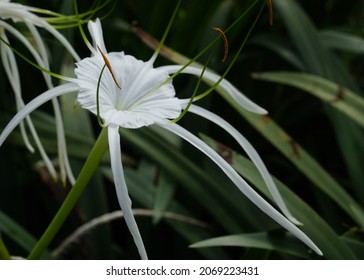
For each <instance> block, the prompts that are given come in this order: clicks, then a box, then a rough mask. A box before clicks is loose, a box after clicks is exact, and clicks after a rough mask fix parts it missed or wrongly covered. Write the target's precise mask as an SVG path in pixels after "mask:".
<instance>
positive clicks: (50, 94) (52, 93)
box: [0, 83, 79, 146]
mask: <svg viewBox="0 0 364 280" xmlns="http://www.w3.org/2000/svg"><path fill="white" fill-rule="evenodd" d="M78 89H79V87H78V85H77V84H74V83H67V84H64V85H61V86H58V87H55V88H52V89H50V90H47V91H46V92H44V93H42V94H41V95H39V96H37V97H36V98H34V99H33V100H32V101H30V102H29V103H28V104H26V105H25V106H24V108H23V109H21V111H19V112H18V113H17V114H16V115H15V116H14V117H13V118H12V120H11V121H10V122H9V123H8V124H7V126H6V127H5V128H4V130H3V131H2V132H1V135H0V146H1V145H2V144H3V143H4V141H5V139H6V138H7V137H8V136H9V134H10V133H11V132H12V131H13V130H14V128H15V127H16V126H18V125H19V123H20V122H21V121H22V120H24V118H26V117H27V116H28V115H29V114H30V113H31V112H33V111H34V110H35V109H37V108H38V107H39V106H41V105H42V104H44V103H46V102H47V101H49V100H51V99H52V98H55V97H57V96H60V95H62V94H66V93H71V92H74V91H77V90H78Z"/></svg>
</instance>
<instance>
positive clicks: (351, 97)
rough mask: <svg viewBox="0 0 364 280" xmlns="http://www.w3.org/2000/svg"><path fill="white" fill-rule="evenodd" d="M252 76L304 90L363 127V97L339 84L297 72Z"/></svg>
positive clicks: (267, 73)
mask: <svg viewBox="0 0 364 280" xmlns="http://www.w3.org/2000/svg"><path fill="white" fill-rule="evenodd" d="M253 77H254V78H256V79H260V80H264V81H270V82H276V83H281V84H285V85H290V86H294V87H296V88H299V89H301V90H304V91H306V92H308V93H310V94H312V95H313V96H315V97H317V98H319V99H320V100H322V101H324V102H325V103H327V104H329V105H330V106H332V107H333V108H335V109H337V110H339V111H340V112H342V113H344V114H345V115H346V116H348V117H349V118H351V119H352V120H354V121H356V122H357V123H358V124H359V125H361V126H363V127H364V99H363V98H361V97H360V96H359V95H357V94H355V93H354V92H352V91H350V90H349V89H346V88H344V87H342V86H341V85H339V84H336V83H334V82H332V81H329V80H327V79H324V78H321V77H319V76H316V75H311V74H307V73H297V72H283V71H282V72H265V73H256V74H253Z"/></svg>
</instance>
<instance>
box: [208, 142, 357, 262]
mask: <svg viewBox="0 0 364 280" xmlns="http://www.w3.org/2000/svg"><path fill="white" fill-rule="evenodd" d="M203 140H204V141H205V142H206V143H207V144H209V145H210V146H211V147H212V148H213V149H215V150H216V151H218V145H221V144H219V143H218V142H216V141H215V140H213V139H211V138H208V137H207V136H203ZM226 151H229V153H230V158H231V165H232V167H233V168H234V169H236V171H237V172H238V173H240V174H241V175H242V176H243V177H245V178H246V179H248V180H249V181H250V182H251V183H252V184H253V185H254V186H256V187H257V188H258V189H259V191H261V192H262V193H263V194H264V195H266V196H267V197H268V198H269V199H270V200H271V201H272V202H273V199H272V198H271V196H270V193H269V192H268V190H267V187H266V186H265V184H264V182H263V180H262V178H261V177H260V176H259V173H258V171H257V169H256V167H255V166H254V165H253V164H252V163H251V162H250V161H249V160H248V159H246V158H245V157H243V156H241V155H240V154H238V153H236V152H235V151H233V150H231V149H229V148H226V149H225V152H226ZM274 180H275V183H276V184H277V188H278V190H279V192H280V193H281V195H282V197H283V199H284V201H285V202H286V204H287V207H288V209H289V210H290V211H291V213H292V214H293V216H294V217H296V218H297V219H298V220H299V221H300V222H301V223H302V224H303V226H302V228H301V229H302V231H304V232H305V233H306V234H307V235H308V236H309V237H310V238H311V239H312V240H313V241H314V242H315V243H316V245H317V246H318V247H319V248H320V249H321V250H322V252H323V254H324V257H325V258H327V259H355V258H356V257H355V255H354V254H353V252H352V251H351V250H350V249H349V247H348V246H347V245H346V244H345V242H343V241H342V240H341V239H340V238H339V236H338V235H337V234H336V233H335V232H334V231H333V229H332V228H331V227H330V226H329V225H328V224H327V223H326V222H325V221H324V220H323V219H322V218H321V217H320V216H319V215H318V214H317V213H316V212H315V211H314V210H313V209H312V208H311V207H310V206H309V205H308V204H306V203H305V202H304V201H303V200H302V199H301V198H299V197H298V196H297V195H296V194H295V193H294V192H292V191H291V190H290V189H289V188H288V187H287V186H285V185H284V184H283V183H282V182H280V181H279V180H277V179H274Z"/></svg>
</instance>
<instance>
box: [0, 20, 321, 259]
mask: <svg viewBox="0 0 364 280" xmlns="http://www.w3.org/2000/svg"><path fill="white" fill-rule="evenodd" d="M88 27H89V31H90V33H91V35H92V38H93V40H94V47H91V46H90V49H91V51H92V53H93V56H92V57H90V58H86V59H83V60H82V61H80V62H78V63H77V69H76V70H75V72H76V75H77V79H76V80H75V81H74V83H70V84H67V85H63V86H60V87H59V88H58V89H57V88H55V89H52V90H49V91H48V92H46V93H44V94H42V95H41V96H39V97H38V98H37V99H34V100H33V101H32V102H31V103H30V104H28V105H27V106H26V107H25V108H24V110H23V111H22V112H20V113H19V114H18V115H17V116H16V117H15V118H14V119H13V121H11V122H10V123H9V125H8V127H6V128H5V130H4V131H3V133H2V135H0V145H1V144H2V142H3V141H4V139H5V138H6V137H7V135H8V134H9V133H10V132H11V131H12V129H13V128H14V127H15V126H16V125H17V124H18V123H19V121H20V119H22V118H23V117H24V116H26V115H27V114H29V112H31V111H32V110H33V109H34V108H36V107H37V106H39V104H42V103H44V102H46V101H47V100H49V99H50V98H52V97H54V96H58V95H60V94H65V93H67V92H70V91H73V90H74V88H75V87H78V88H79V94H78V101H79V103H80V104H81V106H82V107H83V108H85V109H87V110H90V111H91V112H93V113H94V114H96V113H97V103H96V91H97V87H98V82H99V77H100V73H101V71H102V69H103V67H104V65H105V63H107V64H108V69H106V68H105V71H104V72H103V75H102V76H101V80H100V85H99V99H100V104H99V110H100V111H99V114H100V117H101V118H102V119H103V121H104V124H105V126H107V129H108V137H109V138H108V139H109V152H110V158H111V168H112V172H113V177H114V182H115V187H116V192H117V197H118V200H119V204H120V207H121V209H122V211H123V213H124V216H125V220H126V223H127V225H128V228H129V230H130V232H131V233H132V235H133V238H134V242H135V244H136V246H137V247H138V251H139V254H140V256H141V258H142V259H146V258H147V254H146V251H145V248H144V245H143V241H142V238H141V235H140V233H139V230H138V227H137V224H136V222H135V219H134V217H133V214H132V207H131V200H130V198H129V195H128V191H127V186H126V182H125V179H124V174H123V167H122V162H121V149H120V135H119V132H118V130H119V127H124V128H131V129H137V128H140V127H143V126H148V125H157V126H159V127H162V128H164V129H166V130H168V131H170V132H172V133H174V134H176V135H178V136H180V137H181V138H183V139H185V140H186V141H188V142H190V143H191V144H192V145H194V146H195V147H196V148H197V149H199V150H200V151H201V152H203V153H204V154H205V155H207V156H208V157H209V158H210V159H211V160H213V161H214V162H215V163H216V164H217V165H218V166H219V167H220V168H221V170H222V171H223V172H224V173H225V174H226V175H227V176H228V177H229V178H230V179H231V180H232V182H234V184H235V185H236V186H237V187H238V188H239V190H241V192H242V193H244V194H245V195H246V196H247V197H248V198H249V199H250V200H251V201H252V202H253V203H254V204H256V205H257V206H258V207H259V208H260V209H261V210H262V211H264V212H265V213H266V214H267V215H268V216H270V217H271V218H272V219H274V220H275V221H276V222H277V223H279V224H280V225H282V226H283V227H284V228H286V229H287V230H288V231H290V232H291V233H292V234H294V235H295V236H296V237H297V238H299V239H300V240H302V241H303V242H304V243H306V244H307V245H308V246H309V247H310V248H311V249H312V250H314V251H315V252H316V253H318V254H320V255H321V254H322V253H321V251H320V250H319V249H318V248H317V246H316V245H315V244H314V243H313V242H312V241H311V240H310V239H309V238H308V237H307V236H306V235H305V234H304V233H303V232H302V231H301V230H300V229H298V228H297V227H296V226H295V225H294V223H292V222H291V221H293V222H297V221H296V220H295V219H294V218H293V217H292V216H291V215H290V213H289V211H288V209H287V208H286V206H285V204H284V202H283V200H282V198H281V196H280V195H279V193H278V191H277V189H276V186H275V185H274V183H273V180H272V178H271V177H270V175H269V173H268V171H267V169H266V167H265V165H264V164H263V161H262V160H261V158H260V157H259V155H258V153H257V152H256V151H255V149H254V148H253V147H252V145H251V144H250V143H249V142H248V141H247V140H246V139H245V138H244V137H243V136H242V135H241V134H240V133H239V132H238V131H237V130H236V129H235V128H233V127H232V126H231V125H230V124H229V123H227V122H226V121H225V120H223V119H222V118H220V117H219V116H217V115H215V114H214V113H212V112H210V111H207V110H205V109H203V108H201V107H199V106H196V105H192V106H191V107H190V108H189V112H191V113H194V114H197V115H199V116H201V117H203V118H206V119H208V120H210V121H212V122H214V123H215V124H217V125H219V126H220V127H222V128H223V129H225V130H226V131H227V132H228V133H229V134H231V135H232V136H233V137H234V138H235V139H236V140H237V142H238V143H239V144H240V145H241V146H242V148H243V149H244V150H245V151H246V152H247V154H248V155H249V156H250V158H251V159H252V161H253V162H254V163H255V165H256V166H257V168H258V170H259V172H260V173H261V175H262V177H263V179H264V180H265V182H266V184H267V186H268V188H269V190H270V192H271V193H272V194H273V197H274V198H275V200H276V202H277V204H278V205H279V207H280V209H281V210H282V211H283V212H284V213H285V215H286V216H287V217H288V218H289V219H290V220H291V221H289V220H288V219H287V218H285V217H284V216H283V215H282V214H281V213H280V212H278V211H277V210H276V209H275V208H273V207H272V206H271V205H270V204H269V203H268V202H267V201H266V200H264V199H263V198H262V197H261V196H260V195H259V194H258V193H257V192H256V191H255V190H254V189H252V188H251V187H250V186H249V185H248V183H247V182H246V181H245V180H244V179H243V178H242V177H241V176H240V175H239V174H238V173H237V172H236V171H235V170H234V169H233V168H232V167H231V166H230V165H229V164H228V163H227V162H226V161H225V160H224V159H223V158H222V157H221V156H220V155H219V154H218V153H216V152H215V151H214V150H213V149H212V148H210V147H209V146H208V145H207V144H206V143H204V142H203V141H202V140H201V139H199V138H198V137H196V136H195V135H193V134H192V133H190V132H189V131H188V130H186V129H185V128H183V127H181V126H180V125H178V124H176V123H173V122H171V121H170V120H171V119H174V118H177V117H178V116H179V115H180V113H181V111H182V109H184V108H185V107H186V106H187V104H188V101H189V100H186V99H178V98H176V96H175V90H174V88H173V85H172V81H171V79H170V78H169V74H171V73H173V72H177V71H178V70H179V69H181V67H182V66H178V65H175V66H164V67H159V68H153V62H154V59H155V58H156V55H154V56H153V57H152V58H151V59H150V60H149V61H147V62H143V61H140V60H137V59H136V58H134V57H132V56H130V55H126V54H124V53H123V52H115V53H108V52H107V50H106V48H105V45H104V41H103V36H102V29H101V24H100V21H99V20H96V22H89V24H88ZM201 71H202V70H201V69H198V68H194V67H187V68H186V69H185V70H183V73H190V74H193V75H197V76H199V75H200V74H201ZM219 78H220V77H219V76H218V75H216V74H214V73H211V72H208V71H206V73H205V75H204V80H205V81H206V82H207V83H215V82H216V81H218V80H219ZM219 87H221V88H222V89H223V90H225V91H226V92H227V93H228V94H230V96H231V97H232V98H234V100H235V101H236V102H238V103H239V104H240V105H241V106H243V107H245V108H246V109H248V110H250V111H253V112H256V113H260V114H264V113H266V111H265V110H264V109H262V108H260V107H259V106H258V105H256V104H254V103H253V102H251V101H250V100H248V99H247V98H246V97H244V96H243V95H242V94H241V93H240V92H239V91H238V90H237V89H236V88H235V87H234V86H233V85H231V84H230V83H229V82H228V81H226V80H223V81H222V82H221V83H220V84H219Z"/></svg>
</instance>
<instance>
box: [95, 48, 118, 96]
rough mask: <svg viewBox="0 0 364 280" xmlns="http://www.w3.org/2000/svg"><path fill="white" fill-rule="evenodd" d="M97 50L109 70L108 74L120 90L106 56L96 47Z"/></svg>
mask: <svg viewBox="0 0 364 280" xmlns="http://www.w3.org/2000/svg"><path fill="white" fill-rule="evenodd" d="M97 49H98V50H99V52H100V53H101V56H102V58H103V59H104V61H105V64H106V67H107V68H108V69H109V71H110V74H111V76H112V78H113V80H114V82H115V84H116V86H117V87H118V88H119V89H120V90H121V86H120V85H119V83H118V81H117V80H116V78H115V75H114V71H113V70H112V67H111V64H110V61H109V60H108V59H107V57H106V55H105V54H104V53H103V52H102V50H101V49H100V47H99V46H97Z"/></svg>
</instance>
